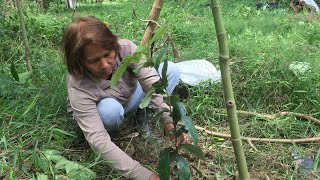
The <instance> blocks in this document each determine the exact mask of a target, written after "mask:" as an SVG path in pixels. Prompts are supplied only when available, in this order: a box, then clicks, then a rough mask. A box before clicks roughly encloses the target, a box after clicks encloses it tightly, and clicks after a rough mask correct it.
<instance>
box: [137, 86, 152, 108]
mask: <svg viewBox="0 0 320 180" xmlns="http://www.w3.org/2000/svg"><path fill="white" fill-rule="evenodd" d="M153 92H154V89H153V88H151V89H150V90H149V91H148V92H147V93H146V95H145V96H144V98H143V99H142V101H141V103H140V104H139V107H140V108H141V109H143V108H145V107H147V106H148V105H149V103H150V101H151V98H152V94H153Z"/></svg>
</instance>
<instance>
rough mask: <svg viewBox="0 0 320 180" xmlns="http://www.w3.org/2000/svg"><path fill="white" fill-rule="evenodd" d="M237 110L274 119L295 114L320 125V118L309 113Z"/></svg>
mask: <svg viewBox="0 0 320 180" xmlns="http://www.w3.org/2000/svg"><path fill="white" fill-rule="evenodd" d="M213 110H214V111H215V110H219V109H216V108H213ZM237 112H238V113H239V114H244V115H251V116H257V117H261V118H268V119H275V118H277V117H281V116H295V117H298V118H300V119H304V120H309V121H311V122H314V123H315V124H317V125H320V120H319V119H316V118H314V117H312V116H310V115H307V114H302V113H294V112H279V113H275V114H263V113H256V112H250V111H242V110H237Z"/></svg>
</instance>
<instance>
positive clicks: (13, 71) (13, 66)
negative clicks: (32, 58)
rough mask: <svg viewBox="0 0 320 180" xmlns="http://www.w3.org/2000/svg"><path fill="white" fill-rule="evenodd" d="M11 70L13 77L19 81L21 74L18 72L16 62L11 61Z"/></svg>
mask: <svg viewBox="0 0 320 180" xmlns="http://www.w3.org/2000/svg"><path fill="white" fill-rule="evenodd" d="M10 71H11V75H12V77H13V79H14V80H16V81H17V82H19V75H18V73H17V70H16V66H15V65H14V62H11V67H10Z"/></svg>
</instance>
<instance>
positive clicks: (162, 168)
mask: <svg viewBox="0 0 320 180" xmlns="http://www.w3.org/2000/svg"><path fill="white" fill-rule="evenodd" d="M169 153H170V148H166V149H164V150H162V151H160V157H159V159H160V160H159V164H158V172H159V176H160V179H162V180H168V179H169V177H170V158H169Z"/></svg>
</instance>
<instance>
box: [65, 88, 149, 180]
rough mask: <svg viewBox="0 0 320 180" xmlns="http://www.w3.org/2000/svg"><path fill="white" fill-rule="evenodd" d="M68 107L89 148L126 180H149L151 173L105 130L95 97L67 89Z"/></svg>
mask: <svg viewBox="0 0 320 180" xmlns="http://www.w3.org/2000/svg"><path fill="white" fill-rule="evenodd" d="M68 96H69V100H70V105H71V107H72V109H73V114H74V117H75V120H76V121H77V123H78V125H79V127H80V128H81V129H82V131H83V134H84V136H85V138H86V140H87V141H88V143H89V145H90V147H91V148H92V150H93V151H94V152H95V153H96V154H100V155H101V158H102V159H104V160H106V161H109V162H110V163H111V164H112V167H113V168H114V169H116V170H118V171H119V173H121V174H123V175H124V176H125V177H126V178H128V179H137V180H140V179H149V178H150V177H151V175H152V174H153V172H151V171H149V170H148V169H146V168H145V167H143V166H142V165H141V164H140V163H139V162H137V161H135V160H133V159H132V158H131V157H129V156H128V155H127V154H126V153H125V152H123V151H122V150H121V149H120V148H119V147H118V146H116V145H115V144H114V143H113V142H112V141H111V138H110V136H109V134H108V132H107V130H106V129H105V127H104V125H103V123H102V120H101V119H100V116H99V114H98V111H97V108H96V102H95V97H94V96H93V95H91V94H90V93H89V92H85V91H82V90H79V89H76V88H70V87H69V89H68Z"/></svg>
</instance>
